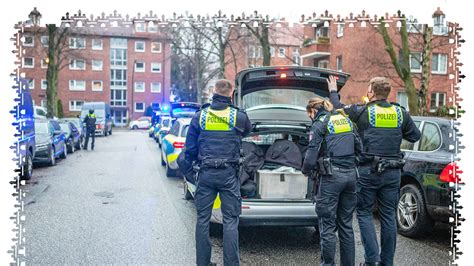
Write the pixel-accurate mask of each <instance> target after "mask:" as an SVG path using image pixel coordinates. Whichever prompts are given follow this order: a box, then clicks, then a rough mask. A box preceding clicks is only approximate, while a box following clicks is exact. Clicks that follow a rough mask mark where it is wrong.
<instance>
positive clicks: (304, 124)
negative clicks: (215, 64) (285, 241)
mask: <svg viewBox="0 0 474 266" xmlns="http://www.w3.org/2000/svg"><path fill="white" fill-rule="evenodd" d="M329 75H335V76H337V79H338V80H337V84H338V89H341V88H342V86H343V85H344V84H345V82H346V80H347V78H348V77H349V75H348V74H346V73H342V72H335V71H331V70H328V69H321V68H314V67H299V66H284V67H280V66H279V67H260V68H252V69H246V70H243V71H241V72H239V73H238V74H237V76H236V84H237V85H236V91H235V95H234V96H235V97H234V99H235V101H236V102H235V104H236V105H237V106H239V108H241V109H245V110H246V112H247V114H248V116H249V118H250V120H251V121H252V124H253V129H252V132H251V134H250V136H249V137H247V138H246V139H244V141H252V142H254V143H255V144H257V145H259V146H261V147H263V148H265V147H267V148H268V146H270V145H271V144H273V142H274V141H275V139H279V138H283V137H285V136H286V137H287V138H288V139H290V140H297V141H298V142H299V143H297V144H298V146H299V147H301V149H302V153H303V154H304V152H303V151H304V150H305V147H306V146H307V144H308V132H309V129H310V127H311V120H310V119H309V118H308V116H307V113H306V109H305V108H306V104H307V102H308V100H309V99H310V98H312V97H328V90H327V83H326V79H327V78H328V77H329ZM304 178H307V177H304ZM305 182H306V183H305V184H307V190H306V191H303V193H302V194H301V195H302V197H300V198H299V199H294V198H279V199H268V198H266V199H264V198H260V197H258V196H257V197H255V198H247V199H245V198H244V199H242V214H241V215H240V225H243V226H246V225H248V226H253V225H258V226H261V225H279V226H317V215H316V211H315V205H314V203H313V201H312V191H313V185H314V182H313V181H312V180H311V179H307V180H305ZM257 184H258V182H257ZM258 191H259V188H258V185H257V195H259V192H258ZM194 192H195V186H194V185H192V184H190V183H188V182H186V180H185V193H186V198H189V196H190V195H191V196H192V195H194ZM305 192H306V193H305ZM211 221H212V222H214V223H222V214H221V210H220V202H219V199H218V198H217V200H216V201H215V203H214V208H213V212H212V217H211Z"/></svg>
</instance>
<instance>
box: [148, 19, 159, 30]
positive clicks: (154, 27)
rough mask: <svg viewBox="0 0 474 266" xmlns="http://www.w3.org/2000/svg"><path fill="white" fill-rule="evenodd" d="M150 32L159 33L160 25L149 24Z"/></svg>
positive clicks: (151, 22)
mask: <svg viewBox="0 0 474 266" xmlns="http://www.w3.org/2000/svg"><path fill="white" fill-rule="evenodd" d="M148 32H158V25H156V23H155V22H153V21H150V22H148Z"/></svg>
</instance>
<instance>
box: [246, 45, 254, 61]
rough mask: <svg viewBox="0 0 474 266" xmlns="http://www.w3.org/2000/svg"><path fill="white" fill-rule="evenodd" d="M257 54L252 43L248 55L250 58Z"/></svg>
mask: <svg viewBox="0 0 474 266" xmlns="http://www.w3.org/2000/svg"><path fill="white" fill-rule="evenodd" d="M255 56H256V51H255V46H253V45H250V46H249V54H248V57H249V58H255Z"/></svg>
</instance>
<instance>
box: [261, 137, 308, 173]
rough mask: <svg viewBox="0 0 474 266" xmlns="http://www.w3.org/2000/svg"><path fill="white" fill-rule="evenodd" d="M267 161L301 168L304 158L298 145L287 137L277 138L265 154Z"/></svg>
mask: <svg viewBox="0 0 474 266" xmlns="http://www.w3.org/2000/svg"><path fill="white" fill-rule="evenodd" d="M265 162H269V163H273V164H278V165H283V166H289V167H293V168H295V169H297V170H300V169H301V165H302V163H303V158H302V156H301V151H300V149H299V148H298V146H297V145H296V144H295V143H293V142H291V141H289V140H286V139H279V140H276V141H275V142H274V143H273V144H272V146H270V147H269V148H268V150H267V153H266V154H265Z"/></svg>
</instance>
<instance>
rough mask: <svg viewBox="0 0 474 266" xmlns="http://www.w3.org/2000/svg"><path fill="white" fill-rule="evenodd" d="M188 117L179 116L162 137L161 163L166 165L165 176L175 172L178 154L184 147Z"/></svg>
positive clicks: (172, 174) (173, 174)
mask: <svg viewBox="0 0 474 266" xmlns="http://www.w3.org/2000/svg"><path fill="white" fill-rule="evenodd" d="M189 123H191V119H190V118H179V119H177V120H176V122H175V123H174V124H173V126H172V127H171V129H170V131H169V133H168V134H167V135H166V136H165V137H164V138H163V145H162V148H161V165H163V166H165V167H166V176H168V177H171V176H175V175H176V174H177V170H178V168H179V167H178V162H177V159H178V156H179V154H180V153H181V151H182V149H183V148H184V143H185V141H186V134H187V133H188V128H189Z"/></svg>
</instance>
